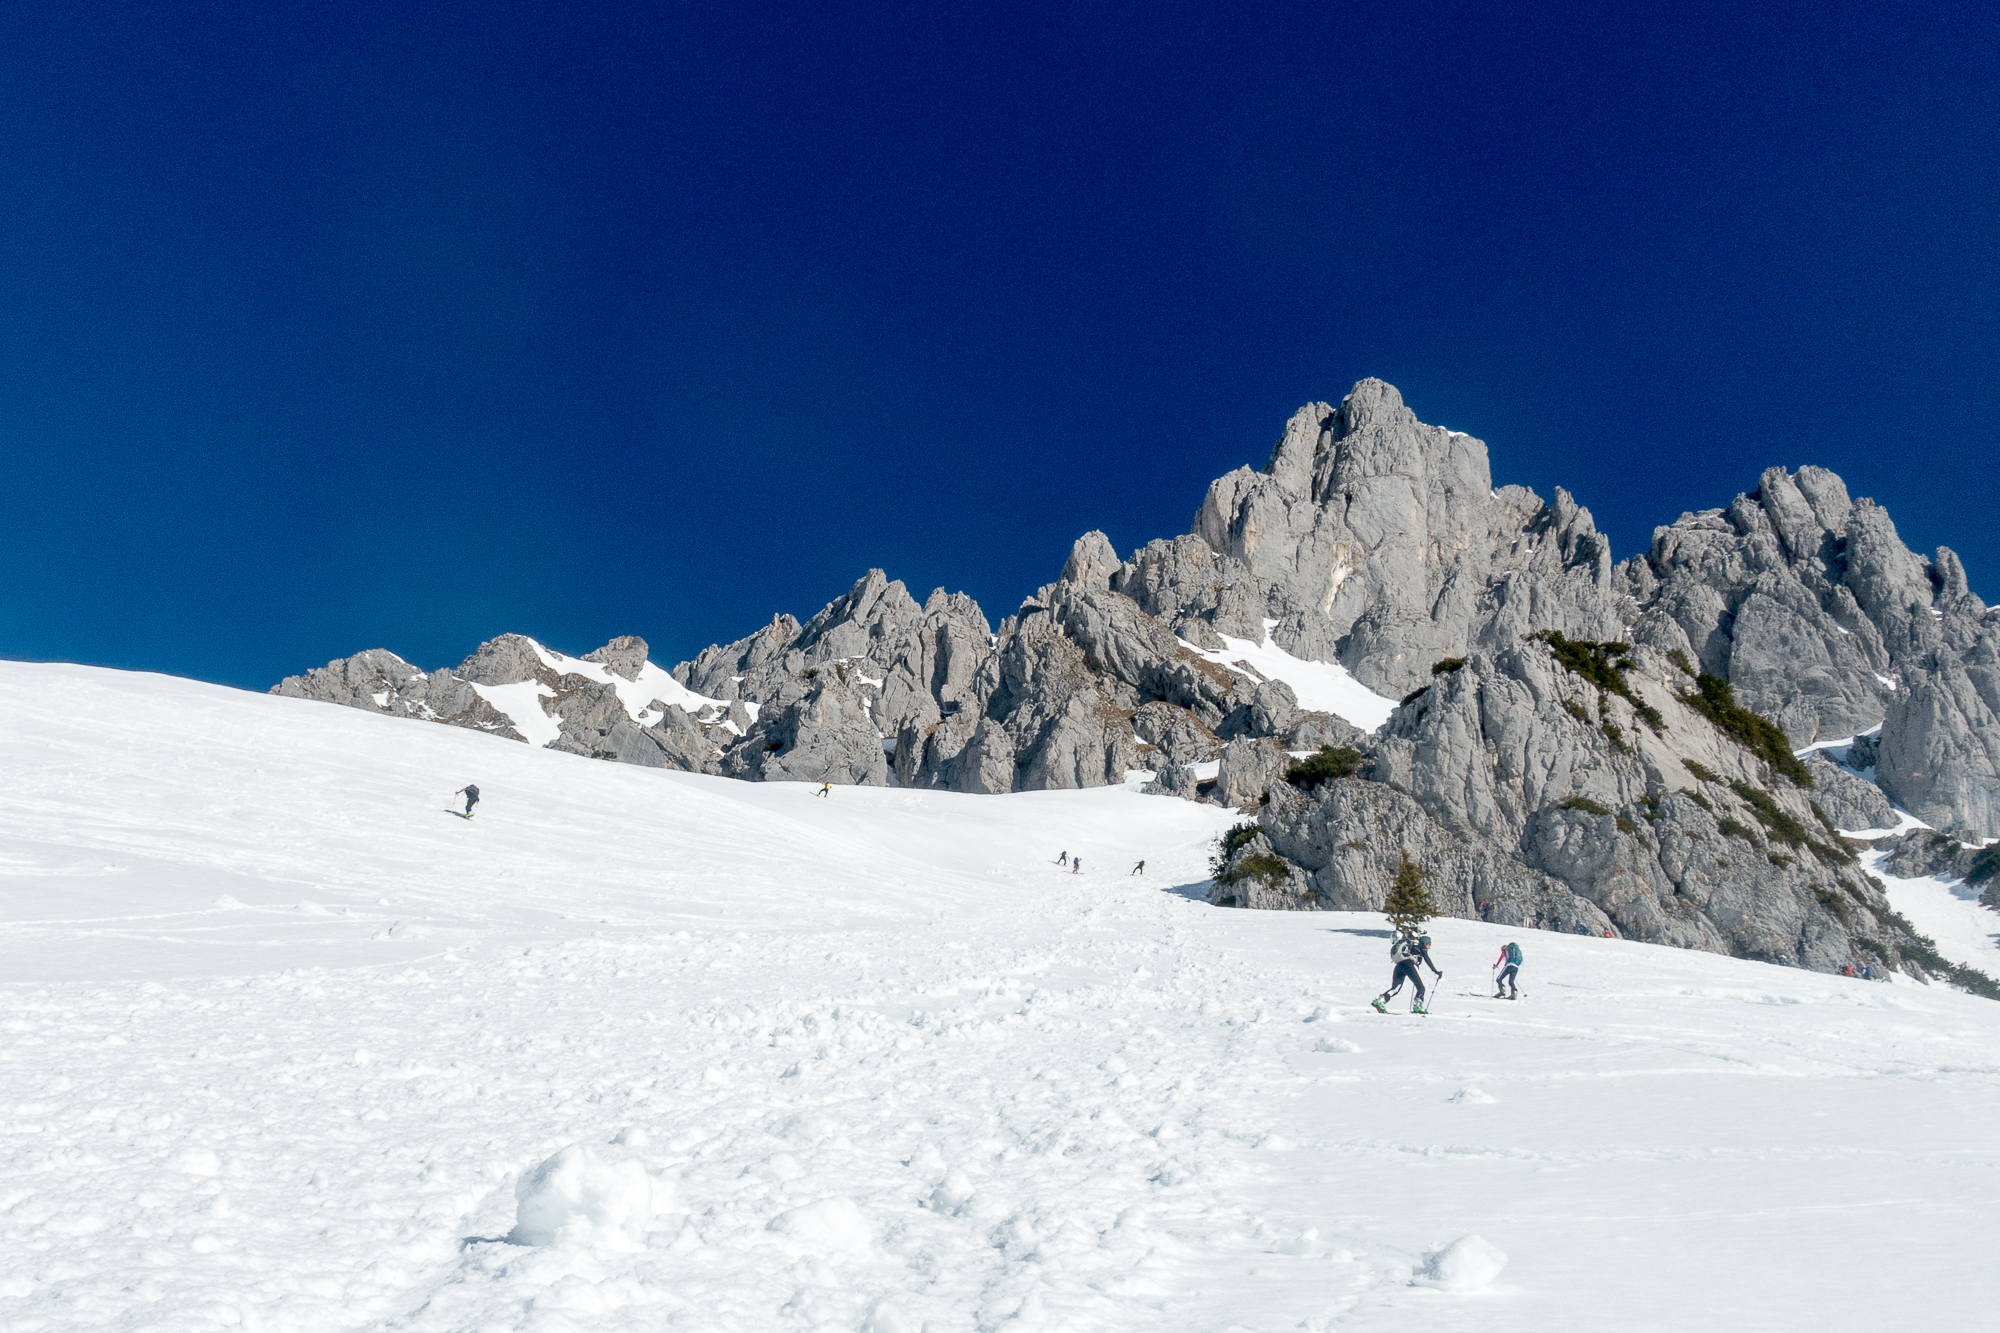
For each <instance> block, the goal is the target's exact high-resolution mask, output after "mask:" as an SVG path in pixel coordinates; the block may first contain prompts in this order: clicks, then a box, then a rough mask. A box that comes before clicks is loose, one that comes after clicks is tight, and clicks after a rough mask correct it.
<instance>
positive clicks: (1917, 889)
mask: <svg viewBox="0 0 2000 1333" xmlns="http://www.w3.org/2000/svg"><path fill="white" fill-rule="evenodd" d="M1905 818H1908V816H1905ZM1914 826H1915V827H1918V828H1923V827H1928V826H1927V825H1923V824H1915V825H1914ZM1887 859H1888V853H1887V852H1863V853H1861V864H1862V865H1863V866H1865V867H1866V868H1867V870H1868V873H1869V874H1871V875H1873V876H1875V878H1877V879H1879V880H1881V881H1882V887H1883V888H1884V890H1886V891H1887V893H1888V895H1889V905H1890V906H1891V907H1893V908H1895V909H1896V910H1897V911H1898V912H1901V913H1902V914H1903V915H1904V916H1906V917H1908V918H1909V919H1910V924H1911V925H1913V926H1915V927H1916V928H1917V931H1918V933H1920V934H1924V935H1928V936H1930V937H1931V939H1932V941H1933V942H1935V943H1936V944H1937V949H1938V952H1939V953H1940V954H1942V955H1944V956H1945V957H1946V958H1949V959H1950V960H1951V961H1952V962H1954V963H1963V964H1965V965H1966V966H1968V967H1976V968H1978V969H1979V970H1980V971H1981V972H1984V973H1985V974H1986V975H1987V976H1989V977H2000V912H1995V911H1994V910H1993V909H1992V908H1990V907H1984V906H1981V905H1980V902H1979V895H1980V893H1981V892H1982V890H1983V889H1984V887H1985V886H1984V885H1972V884H1967V883H1966V882H1965V881H1964V880H1959V879H1941V878H1938V877H1937V876H1934V875H1927V876H1925V877H1924V878H1922V879H1904V878H1902V877H1901V876H1898V875H1892V874H1890V873H1889V872H1888V871H1887V870H1885V869H1883V868H1882V862H1883V861H1885V860H1887Z"/></svg>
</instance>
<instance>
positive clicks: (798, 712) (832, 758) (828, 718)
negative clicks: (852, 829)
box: [722, 667, 889, 787]
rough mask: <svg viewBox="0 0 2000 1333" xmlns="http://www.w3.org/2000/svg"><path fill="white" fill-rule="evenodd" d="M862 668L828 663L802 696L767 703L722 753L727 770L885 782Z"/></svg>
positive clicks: (743, 774) (754, 775) (781, 777)
mask: <svg viewBox="0 0 2000 1333" xmlns="http://www.w3.org/2000/svg"><path fill="white" fill-rule="evenodd" d="M859 674H860V673H859V672H858V671H853V672H850V671H847V670H844V669H841V668H839V667H836V668H834V669H830V670H828V671H827V672H825V673H824V674H823V675H821V676H819V677H818V678H816V679H815V681H814V683H813V687H812V689H811V691H810V692H808V693H807V694H806V695H805V696H804V697H803V698H800V699H795V700H793V701H792V702H790V703H788V704H786V705H785V706H784V707H782V708H772V707H769V706H766V707H765V708H764V709H763V710H762V711H761V713H760V714H759V717H758V721H757V723H756V725H755V726H753V727H751V728H750V731H749V733H748V734H747V735H745V736H744V737H743V739H742V740H741V741H740V742H738V743H737V744H736V745H735V746H733V747H732V748H731V749H730V750H729V751H728V753H727V755H726V757H725V758H724V759H723V761H722V772H723V775H724V776H726V777H732V778H751V779H756V780H760V781H765V782H833V783H838V784H841V785H843V786H848V785H859V784H866V785H870V786H877V787H879V786H883V785H886V783H887V782H888V770H889V765H888V760H887V757H886V756H885V755H884V753H883V747H882V739H883V737H882V733H881V732H880V731H878V730H877V729H876V726H875V720H874V717H873V716H872V709H871V700H870V692H869V690H868V688H867V687H866V686H865V685H863V684H862V682H861V681H860V680H859V679H858V677H859Z"/></svg>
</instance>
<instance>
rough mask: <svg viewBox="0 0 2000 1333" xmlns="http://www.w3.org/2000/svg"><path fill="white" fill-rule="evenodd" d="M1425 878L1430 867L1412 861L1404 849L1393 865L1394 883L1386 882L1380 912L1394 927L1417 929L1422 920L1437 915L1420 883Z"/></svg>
mask: <svg viewBox="0 0 2000 1333" xmlns="http://www.w3.org/2000/svg"><path fill="white" fill-rule="evenodd" d="M1428 878H1430V871H1428V870H1425V869H1424V868H1423V867H1422V866H1420V865H1418V864H1417V863H1416V862H1415V861H1412V860H1411V859H1410V853H1409V850H1408V849H1407V848H1406V849H1404V851H1403V853H1402V862H1401V864H1399V865H1398V866H1397V867H1396V880H1395V883H1393V884H1391V885H1390V886H1389V896H1388V897H1387V898H1386V899H1384V900H1383V902H1382V915H1384V916H1386V917H1388V918H1389V924H1390V925H1392V926H1394V927H1395V928H1396V929H1397V930H1406V931H1412V932H1414V931H1418V930H1421V929H1423V925H1424V922H1426V921H1428V920H1430V919H1431V918H1432V917H1434V916H1436V915H1437V903H1435V902H1433V901H1432V900H1431V891H1430V890H1429V889H1427V888H1425V887H1424V881H1425V880H1426V879H1428Z"/></svg>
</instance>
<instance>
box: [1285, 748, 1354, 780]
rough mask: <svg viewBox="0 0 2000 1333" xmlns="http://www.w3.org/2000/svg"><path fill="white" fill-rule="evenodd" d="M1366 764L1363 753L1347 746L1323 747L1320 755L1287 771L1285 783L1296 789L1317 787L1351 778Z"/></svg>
mask: <svg viewBox="0 0 2000 1333" xmlns="http://www.w3.org/2000/svg"><path fill="white" fill-rule="evenodd" d="M1364 762H1366V758H1365V756H1364V755H1363V754H1362V753H1361V751H1359V750H1356V749H1352V748H1350V747H1348V746H1345V745H1338V746H1336V745H1322V746H1321V747H1320V750H1319V753H1318V754H1316V755H1314V756H1312V757H1311V758H1310V759H1305V760H1301V761H1300V762H1299V763H1296V764H1293V765H1292V766H1291V767H1290V768H1288V769H1286V770H1285V781H1287V782H1289V783H1291V784H1292V785H1293V786H1294V787H1305V788H1311V787H1317V786H1318V785H1319V784H1320V783H1322V782H1328V781H1331V780H1332V779H1334V778H1351V777H1353V776H1354V775H1355V774H1356V773H1359V772H1360V771H1361V765H1362V764H1363V763H1364Z"/></svg>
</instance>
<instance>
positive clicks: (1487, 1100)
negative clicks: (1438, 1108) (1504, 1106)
mask: <svg viewBox="0 0 2000 1333" xmlns="http://www.w3.org/2000/svg"><path fill="white" fill-rule="evenodd" d="M1445 1100H1446V1101H1448V1102H1458V1103H1459V1104H1461V1105H1464V1106H1491V1105H1493V1103H1494V1102H1495V1101H1496V1100H1498V1099H1497V1098H1495V1097H1494V1096H1493V1094H1492V1093H1490V1092H1487V1091H1486V1090H1485V1089H1483V1088H1460V1089H1459V1090H1458V1091H1457V1092H1454V1093H1453V1094H1451V1096H1449V1097H1447V1098H1445Z"/></svg>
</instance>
